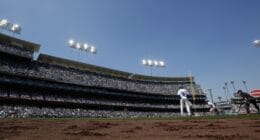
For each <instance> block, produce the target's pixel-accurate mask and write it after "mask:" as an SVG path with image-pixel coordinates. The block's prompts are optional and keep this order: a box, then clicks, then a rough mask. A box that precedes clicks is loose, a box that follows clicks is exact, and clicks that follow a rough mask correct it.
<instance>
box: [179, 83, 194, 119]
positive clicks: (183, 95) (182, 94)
mask: <svg viewBox="0 0 260 140" xmlns="http://www.w3.org/2000/svg"><path fill="white" fill-rule="evenodd" d="M177 94H178V95H179V96H180V97H181V99H180V109H181V115H182V116H183V115H184V113H183V104H185V106H186V110H187V112H188V115H189V116H190V115H191V111H190V107H191V106H192V104H191V102H190V101H189V100H188V98H187V96H188V95H189V92H188V91H187V90H186V89H185V88H184V87H183V86H181V87H180V88H179V90H178V93H177Z"/></svg>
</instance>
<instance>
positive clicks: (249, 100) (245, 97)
mask: <svg viewBox="0 0 260 140" xmlns="http://www.w3.org/2000/svg"><path fill="white" fill-rule="evenodd" d="M237 94H238V95H239V96H240V97H242V98H243V100H244V102H245V108H246V112H247V114H249V113H250V109H249V106H250V104H253V105H254V106H255V108H256V109H257V111H258V112H259V107H258V106H257V103H256V99H255V98H254V97H253V96H251V95H249V94H248V93H246V92H243V91H242V90H238V91H237Z"/></svg>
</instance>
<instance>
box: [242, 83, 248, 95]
mask: <svg viewBox="0 0 260 140" xmlns="http://www.w3.org/2000/svg"><path fill="white" fill-rule="evenodd" d="M243 84H244V86H245V89H246V92H247V93H249V90H248V88H247V86H246V81H243Z"/></svg>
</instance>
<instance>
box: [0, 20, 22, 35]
mask: <svg viewBox="0 0 260 140" xmlns="http://www.w3.org/2000/svg"><path fill="white" fill-rule="evenodd" d="M0 28H1V29H3V30H6V31H9V32H12V33H16V34H21V32H22V28H21V26H20V25H18V24H14V23H11V22H9V21H8V20H7V19H0Z"/></svg>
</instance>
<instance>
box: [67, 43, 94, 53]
mask: <svg viewBox="0 0 260 140" xmlns="http://www.w3.org/2000/svg"><path fill="white" fill-rule="evenodd" d="M68 43H69V47H71V48H75V49H78V50H82V51H85V52H90V53H92V54H96V53H97V49H96V47H94V46H90V45H88V44H87V43H84V44H81V43H79V42H77V41H75V40H73V39H70V40H69V41H68Z"/></svg>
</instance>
